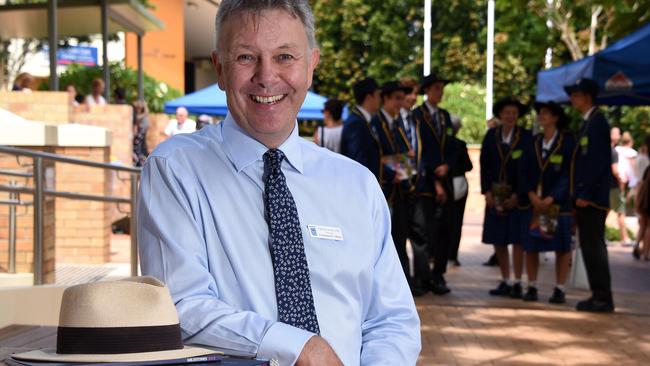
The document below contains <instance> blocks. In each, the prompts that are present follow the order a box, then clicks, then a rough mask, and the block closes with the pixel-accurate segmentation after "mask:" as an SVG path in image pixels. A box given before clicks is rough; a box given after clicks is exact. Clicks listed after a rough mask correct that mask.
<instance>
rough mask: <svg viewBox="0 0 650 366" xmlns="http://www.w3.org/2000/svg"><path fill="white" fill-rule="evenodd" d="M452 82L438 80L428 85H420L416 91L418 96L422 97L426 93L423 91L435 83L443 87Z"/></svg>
mask: <svg viewBox="0 0 650 366" xmlns="http://www.w3.org/2000/svg"><path fill="white" fill-rule="evenodd" d="M452 81H453V80H447V79H438V80H434V81H431V82H428V83H426V84H420V87H419V90H418V94H420V95H424V94H426V93H425V92H424V89H426V88H428V87H430V86H431V85H433V84H435V83H442V84H443V85H447V84H449V83H451V82H452Z"/></svg>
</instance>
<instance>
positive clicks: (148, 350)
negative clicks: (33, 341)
mask: <svg viewBox="0 0 650 366" xmlns="http://www.w3.org/2000/svg"><path fill="white" fill-rule="evenodd" d="M214 353H216V352H215V351H213V350H210V349H206V348H199V347H190V346H183V341H182V338H181V329H180V324H179V320H178V314H177V312H176V307H175V306H174V302H173V301H172V298H171V295H170V294H169V290H168V289H167V287H166V286H165V284H164V283H162V282H160V281H159V280H157V279H156V278H154V277H148V276H145V277H130V278H127V279H124V280H120V281H105V282H93V283H86V284H82V285H77V286H72V287H69V288H67V289H65V291H64V292H63V298H62V300H61V310H60V313H59V327H58V328H57V339H56V348H46V349H41V350H36V351H30V352H24V353H19V354H14V355H12V357H13V358H15V359H17V360H28V361H46V362H58V363H68V362H85V363H95V362H152V361H164V360H175V359H182V358H192V357H198V356H203V355H207V354H214Z"/></svg>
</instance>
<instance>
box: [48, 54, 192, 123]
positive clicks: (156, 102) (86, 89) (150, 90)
mask: <svg viewBox="0 0 650 366" xmlns="http://www.w3.org/2000/svg"><path fill="white" fill-rule="evenodd" d="M110 77H111V87H114V88H117V87H122V88H124V90H125V91H126V99H127V102H129V103H131V102H133V101H134V100H135V99H137V96H138V73H137V71H136V70H134V69H132V68H130V67H126V68H124V67H122V66H121V65H120V64H118V63H112V64H111V65H110ZM95 78H102V68H101V67H85V66H79V65H70V67H68V69H67V70H66V71H65V72H64V73H63V74H61V77H60V82H59V85H60V88H61V90H65V88H66V87H67V86H68V85H74V86H75V88H76V89H77V93H79V94H82V95H87V94H90V92H91V85H92V81H93V79H95ZM44 87H45V88H47V86H46V85H44ZM143 87H144V97H145V101H146V102H147V105H148V106H149V110H150V111H151V112H154V113H157V112H162V111H163V110H164V107H165V102H166V101H168V100H171V99H174V98H178V97H180V96H181V92H180V91H178V90H176V89H174V88H171V87H169V86H168V85H167V84H165V83H163V82H160V81H158V80H156V79H154V78H152V77H150V76H148V75H146V74H145V75H144V85H143Z"/></svg>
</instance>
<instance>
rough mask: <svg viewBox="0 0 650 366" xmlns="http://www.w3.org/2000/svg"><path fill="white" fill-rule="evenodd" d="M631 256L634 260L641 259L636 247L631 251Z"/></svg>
mask: <svg viewBox="0 0 650 366" xmlns="http://www.w3.org/2000/svg"><path fill="white" fill-rule="evenodd" d="M632 256H633V257H634V259H637V260H639V259H641V250H640V249H639V247H638V246H634V249H632Z"/></svg>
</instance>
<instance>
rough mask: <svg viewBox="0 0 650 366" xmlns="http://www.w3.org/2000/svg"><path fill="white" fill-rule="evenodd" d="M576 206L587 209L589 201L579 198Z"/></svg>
mask: <svg viewBox="0 0 650 366" xmlns="http://www.w3.org/2000/svg"><path fill="white" fill-rule="evenodd" d="M576 206H578V207H579V208H585V207H587V206H589V201H587V200H583V199H582V198H578V199H577V200H576Z"/></svg>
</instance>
